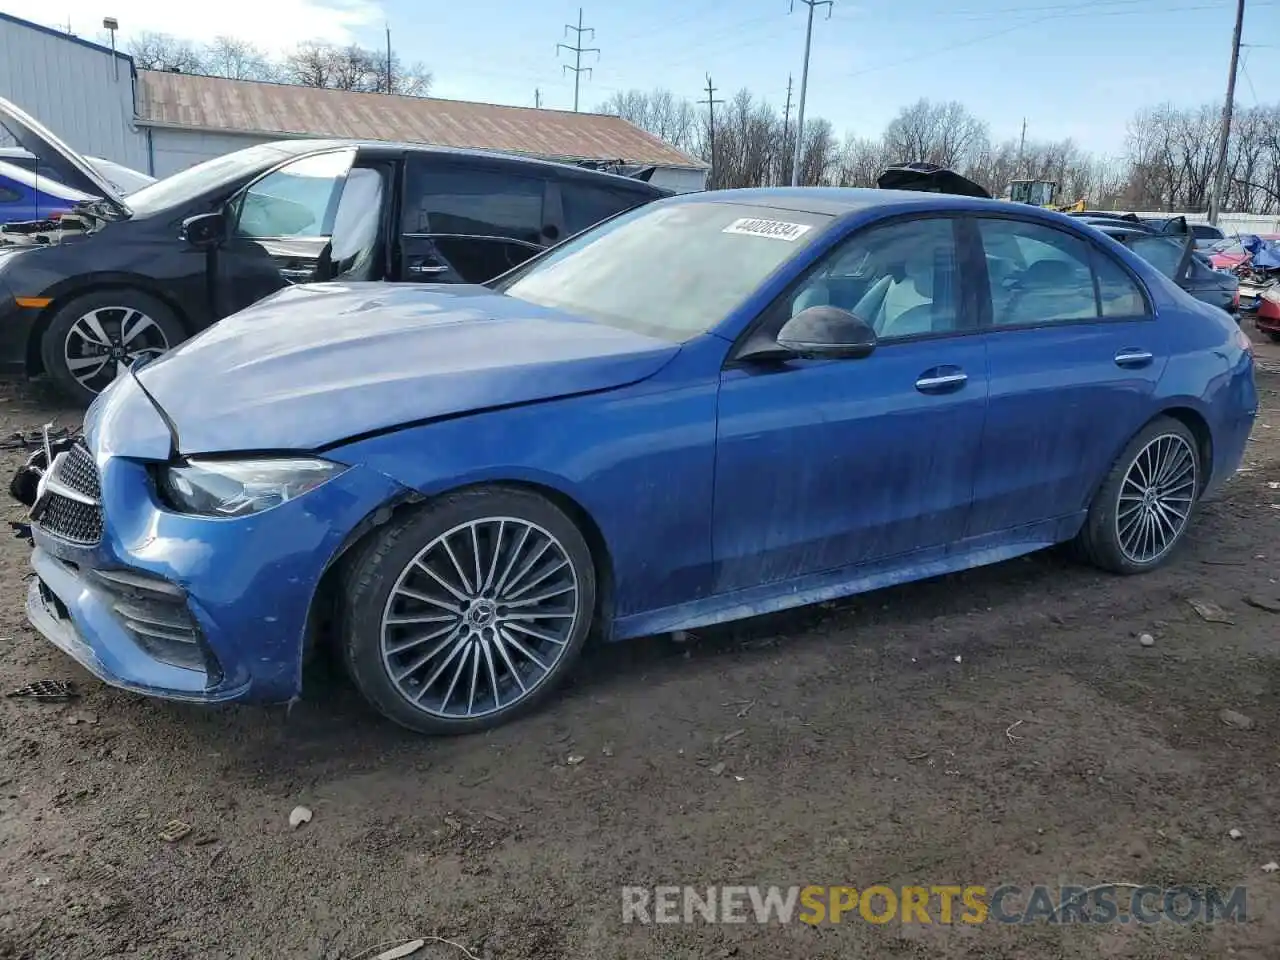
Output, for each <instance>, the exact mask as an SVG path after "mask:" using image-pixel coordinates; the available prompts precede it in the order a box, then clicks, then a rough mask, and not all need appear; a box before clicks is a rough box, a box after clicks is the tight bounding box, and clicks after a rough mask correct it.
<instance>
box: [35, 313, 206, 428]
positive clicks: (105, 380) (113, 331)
mask: <svg viewBox="0 0 1280 960" xmlns="http://www.w3.org/2000/svg"><path fill="white" fill-rule="evenodd" d="M185 338H186V331H185V330H184V329H183V326H182V324H181V323H180V322H179V321H178V318H177V317H176V316H175V315H174V312H173V311H172V310H171V309H170V308H169V307H168V306H167V305H166V304H164V303H163V302H161V301H160V300H157V299H156V298H155V297H152V296H149V295H147V294H145V293H142V292H141V291H139V290H104V291H101V292H98V293H90V294H86V295H85V296H82V297H77V298H76V299H75V300H72V301H70V302H68V303H67V304H66V305H65V306H63V307H61V308H60V309H59V310H58V311H57V313H55V314H54V316H53V319H52V320H51V321H50V323H49V328H48V329H47V330H46V331H45V334H44V338H43V340H42V341H41V344H40V351H41V358H42V359H43V361H44V368H45V370H46V371H47V372H48V374H49V375H50V376H51V377H52V378H53V379H54V380H55V381H57V383H58V386H59V388H61V390H62V392H63V393H65V394H66V395H67V396H69V397H73V398H75V399H77V400H79V401H80V402H82V403H89V402H91V401H92V400H93V398H94V397H96V396H97V395H98V394H99V393H101V392H102V391H103V390H105V389H106V388H107V387H108V386H109V385H110V384H111V382H112V381H113V380H115V379H116V377H118V376H120V375H121V374H122V373H123V372H124V371H125V370H127V369H128V367H129V365H130V364H132V363H133V362H134V361H135V360H137V359H139V358H140V357H147V356H150V357H155V356H159V355H160V354H162V353H166V352H167V351H169V350H170V349H172V348H173V347H175V346H177V345H178V344H179V343H181V342H182V340H184V339H185Z"/></svg>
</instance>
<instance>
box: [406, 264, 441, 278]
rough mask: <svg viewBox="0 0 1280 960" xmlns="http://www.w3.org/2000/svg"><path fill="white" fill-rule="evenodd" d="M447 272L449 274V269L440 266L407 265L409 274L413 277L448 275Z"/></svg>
mask: <svg viewBox="0 0 1280 960" xmlns="http://www.w3.org/2000/svg"><path fill="white" fill-rule="evenodd" d="M448 272H449V268H448V267H446V266H443V265H442V264H427V263H411V264H409V273H412V274H413V275H414V276H419V277H421V276H427V275H429V274H437V273H448Z"/></svg>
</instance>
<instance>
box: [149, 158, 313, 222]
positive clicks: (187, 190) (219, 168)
mask: <svg viewBox="0 0 1280 960" xmlns="http://www.w3.org/2000/svg"><path fill="white" fill-rule="evenodd" d="M293 155H294V154H293V153H291V152H289V151H285V150H281V149H280V147H278V146H273V145H271V144H261V145H259V146H256V147H249V148H248V149H246V150H237V151H236V152H235V153H228V154H226V155H225V156H221V157H214V158H213V159H212V160H206V161H205V162H204V163H200V164H197V165H196V166H194V167H188V168H187V169H186V170H181V171H179V172H178V173H175V174H174V175H173V176H171V177H165V178H164V179H163V180H157V181H156V182H155V183H153V184H151V185H150V186H146V187H143V188H142V189H141V190H138V191H137V192H135V193H131V194H129V209H130V210H132V211H133V212H134V213H135V214H136V215H138V216H147V215H148V214H151V213H156V212H158V211H161V210H166V209H168V208H169V207H172V206H174V205H176V204H179V203H184V202H186V201H187V200H189V199H191V198H192V197H198V196H200V194H202V193H206V192H207V191H210V190H216V189H218V187H221V186H225V185H227V184H230V183H234V182H235V181H237V180H239V179H241V178H242V177H248V176H252V175H253V174H255V173H257V172H259V171H262V170H266V169H268V168H269V167H274V166H275V165H276V164H277V163H280V162H281V161H283V160H287V159H288V158H289V157H291V156H293Z"/></svg>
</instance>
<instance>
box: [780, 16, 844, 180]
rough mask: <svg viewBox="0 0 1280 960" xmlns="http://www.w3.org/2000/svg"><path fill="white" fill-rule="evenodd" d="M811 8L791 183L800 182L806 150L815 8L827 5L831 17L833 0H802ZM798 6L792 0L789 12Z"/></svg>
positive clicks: (805, 40)
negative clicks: (807, 97) (807, 103)
mask: <svg viewBox="0 0 1280 960" xmlns="http://www.w3.org/2000/svg"><path fill="white" fill-rule="evenodd" d="M800 2H801V3H803V4H804V5H805V6H806V7H808V8H809V25H808V27H806V28H805V34H804V67H803V68H802V69H801V71H800V106H799V107H798V108H797V110H796V152H795V158H794V159H793V160H792V162H791V185H792V186H793V187H794V186H798V185H799V183H800V155H801V153H803V151H804V95H805V93H807V92H808V89H809V47H810V45H811V44H812V42H813V8H814V7H826V8H827V19H828V20H830V19H831V9H832V7H833V6H834V4H833V0H800ZM795 8H796V0H791V7H790V9H789V10H788V13H789V12H791V11H792V10H795Z"/></svg>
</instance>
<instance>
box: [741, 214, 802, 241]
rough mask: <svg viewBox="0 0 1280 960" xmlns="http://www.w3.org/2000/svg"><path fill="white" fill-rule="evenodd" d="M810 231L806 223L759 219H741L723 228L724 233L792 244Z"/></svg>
mask: <svg viewBox="0 0 1280 960" xmlns="http://www.w3.org/2000/svg"><path fill="white" fill-rule="evenodd" d="M810 229H812V228H811V227H810V226H809V225H808V224H807V223H787V222H786V221H785V220H762V219H760V218H759V217H743V218H742V219H740V220H735V221H733V223H731V224H729V225H728V226H727V227H725V228H724V230H723V231H722V232H724V233H742V234H746V235H747V236H751V237H768V238H769V239H771V240H786V241H787V242H788V243H794V242H795V241H797V240H799V239H800V238H801V237H803V236H804V235H805V234H806V233H808V232H809V230H810Z"/></svg>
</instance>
